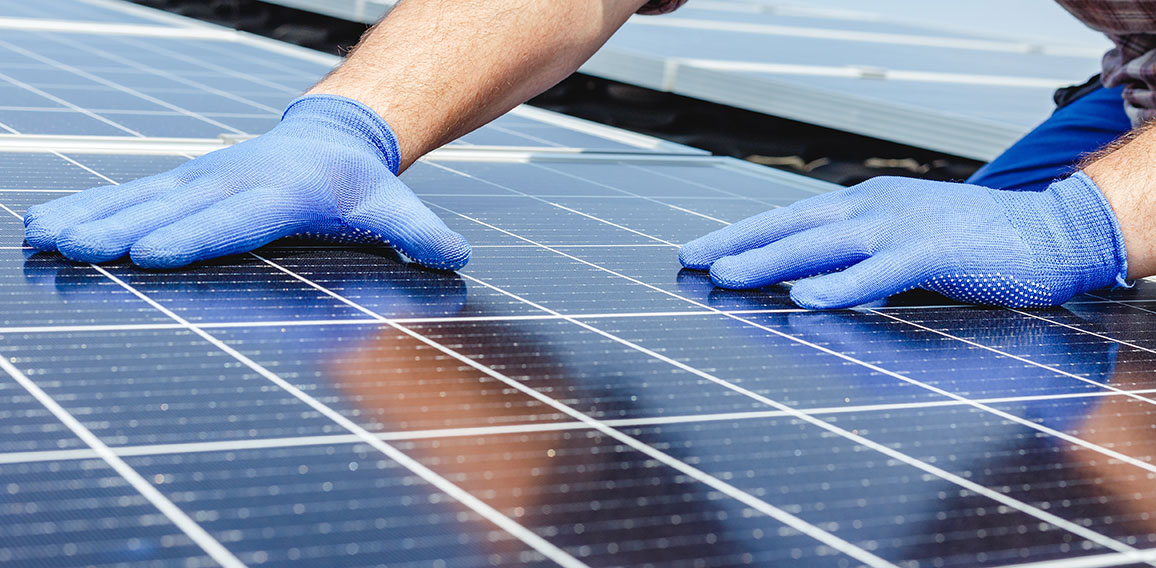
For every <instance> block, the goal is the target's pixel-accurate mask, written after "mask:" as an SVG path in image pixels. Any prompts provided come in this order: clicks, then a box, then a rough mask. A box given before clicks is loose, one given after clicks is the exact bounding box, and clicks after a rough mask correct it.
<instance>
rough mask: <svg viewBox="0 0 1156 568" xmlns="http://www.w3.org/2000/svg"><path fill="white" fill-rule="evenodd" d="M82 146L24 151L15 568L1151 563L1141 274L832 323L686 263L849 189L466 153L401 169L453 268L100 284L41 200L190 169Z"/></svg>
mask: <svg viewBox="0 0 1156 568" xmlns="http://www.w3.org/2000/svg"><path fill="white" fill-rule="evenodd" d="M6 38H7V36H6ZM107 39H109V41H110V46H111V45H115V39H114V38H107ZM110 49H111V47H110ZM214 61H216V62H217V64H219V65H221V66H225V65H226V64H227V62H228V60H214ZM177 67H179V65H177V64H174V66H173V67H172V68H174V69H175V68H177ZM253 72H259V71H253ZM126 76H127V75H126ZM206 76H207V75H206ZM140 78H141V79H144V77H143V76H142V77H140ZM154 78H155V79H157V80H158V81H163V80H164V79H165V78H164V77H163V76H161V75H154ZM227 78H228V77H227V75H226V77H224V78H222V79H221V80H227ZM142 82H143V81H142ZM117 84H119V83H117ZM142 87H143V85H142ZM121 92H124V91H121ZM124 94H125V97H130V96H131V95H130V94H129V93H127V92H124ZM10 136H11V138H10V139H16V138H18V137H19V136H18V135H16V134H12V135H10ZM151 140H152V139H148V140H145V141H144V142H143V143H142V144H145V145H147V144H149V143H151ZM55 143H59V144H60V145H61V146H62V148H63V147H67V148H69V149H67V150H60V151H51V150H50V149H44V148H42V149H41V150H39V151H27V150H28V149H27V148H26V149H24V150H26V151H16V150H20V149H19V148H17V147H16V146H15V145H8V146H6V147H5V148H6V151H0V172H2V174H0V180H3V181H2V182H0V297H2V298H3V306H4V309H3V310H2V312H0V354H2V356H0V369H2V370H3V373H0V416H2V417H3V419H2V420H0V519H2V522H0V560H2V561H3V562H4V563H5V565H11V566H76V565H86V566H87V565H94V566H136V565H140V566H144V565H150V566H168V565H172V566H209V565H217V564H220V565H227V566H239V565H259V564H272V565H302V566H317V565H343V566H345V565H348V566H354V565H389V566H431V565H433V566H488V565H509V564H527V565H539V564H541V565H558V564H561V565H565V566H582V565H588V566H611V565H631V566H633V565H653V566H731V565H806V566H823V565H831V566H853V565H875V566H888V565H892V564H898V565H910V566H916V565H918V566H975V565H1000V566H1010V565H1020V564H1026V563H1032V562H1040V561H1045V560H1056V561H1058V562H1060V564H1059V565H1061V566H1116V565H1129V564H1134V563H1138V562H1139V563H1142V562H1152V561H1156V554H1152V553H1151V552H1150V551H1149V550H1148V549H1150V548H1151V547H1152V546H1153V538H1152V536H1151V535H1152V534H1153V528H1152V520H1151V518H1150V511H1151V510H1152V508H1153V502H1154V501H1153V500H1154V499H1156V486H1154V482H1153V479H1156V466H1154V465H1153V464H1152V463H1151V456H1152V455H1153V452H1154V451H1156V448H1154V447H1153V445H1152V442H1151V439H1150V438H1151V436H1150V432H1151V428H1152V424H1153V416H1152V413H1153V410H1154V408H1153V398H1152V395H1153V393H1156V386H1154V385H1153V384H1151V369H1152V365H1153V353H1156V351H1154V349H1156V337H1153V334H1152V333H1151V332H1150V330H1151V329H1152V327H1153V326H1152V323H1153V321H1154V319H1153V318H1154V316H1153V313H1154V312H1153V311H1152V308H1153V306H1156V304H1153V301H1154V298H1156V289H1154V288H1153V285H1152V284H1150V283H1147V282H1141V283H1140V284H1139V285H1138V286H1137V287H1136V288H1134V289H1132V290H1127V291H1117V292H1112V293H1098V294H1095V295H1084V296H1081V297H1079V298H1077V299H1075V300H1074V301H1073V302H1071V303H1069V304H1068V305H1067V306H1065V307H1063V308H1058V309H1053V310H1039V311H1015V310H996V309H985V308H976V307H968V306H960V305H950V304H946V303H944V301H943V300H942V299H939V298H937V297H932V296H929V295H911V294H909V295H906V296H904V297H898V298H894V299H892V301H891V302H890V303H889V304H888V305H885V306H875V307H873V308H868V309H861V310H856V311H842V312H834V313H819V312H806V311H803V310H800V309H797V308H795V307H794V306H793V305H791V304H790V302H789V300H788V298H787V297H786V290H785V288H784V287H772V288H768V289H764V290H758V291H748V292H734V291H725V290H718V289H715V288H713V287H712V286H711V285H710V282H709V280H708V279H707V278H705V276H704V275H703V274H701V273H696V272H689V271H679V270H678V267H677V262H676V260H675V258H674V256H675V255H674V251H675V247H676V243H679V242H682V241H684V240H686V239H689V238H692V237H694V236H697V235H698V234H700V233H702V232H703V231H706V230H710V229H712V228H716V227H719V226H722V225H723V224H724V223H727V222H730V221H734V220H737V219H740V218H742V217H744V216H746V215H749V214H751V213H755V212H759V211H762V210H765V209H766V208H769V207H775V206H780V205H785V204H787V203H790V202H793V201H795V200H798V199H800V198H803V197H806V196H808V195H813V194H815V193H818V192H822V191H826V190H828V189H830V188H831V186H829V185H826V184H823V183H820V182H816V181H813V180H808V179H805V178H800V177H797V176H792V175H788V174H783V173H779V172H775V171H772V170H766V169H763V168H759V167H755V166H752V165H749V164H744V163H741V162H738V161H735V160H730V159H725V158H712V157H702V156H688V155H655V154H643V153H638V152H634V153H621V154H615V153H606V152H603V153H584V154H583V153H579V154H568V153H564V152H548V151H529V152H527V151H525V150H522V149H505V150H493V149H488V150H478V149H470V148H462V149H457V150H453V151H448V152H439V153H435V154H434V155H431V156H430V157H429V158H427V159H426V160H424V161H422V162H420V163H419V164H417V165H416V166H414V167H413V168H412V169H411V170H409V171H408V172H406V173H405V174H404V176H403V177H404V179H405V180H406V181H407V182H408V183H409V184H410V185H411V186H412V187H413V188H414V190H415V191H416V192H417V193H418V194H419V195H420V196H421V197H422V198H423V199H424V200H425V201H426V202H427V203H428V204H430V206H431V207H433V208H434V209H435V210H436V211H438V212H439V213H440V214H441V215H442V216H443V217H444V218H445V219H446V222H447V223H448V224H450V225H451V226H452V227H453V228H455V229H456V230H458V231H460V232H462V233H463V234H465V235H466V236H467V237H468V238H469V239H470V240H471V242H472V243H473V244H474V246H475V254H474V258H473V260H472V261H471V263H470V265H469V266H468V267H467V269H466V270H464V271H462V272H461V273H460V274H446V273H438V272H430V271H426V270H422V269H417V268H414V267H412V266H411V265H408V264H406V263H404V262H403V261H402V260H401V259H400V258H398V257H397V256H396V255H394V254H392V253H390V252H389V251H384V250H379V249H377V250H374V249H350V248H335V247H329V246H320V245H317V244H315V243H307V242H294V241H284V242H279V243H275V244H274V245H272V246H269V247H265V248H264V249H261V250H258V251H256V252H255V253H254V254H250V255H243V256H239V257H232V258H228V259H222V260H219V261H216V262H212V263H207V264H203V265H199V266H196V267H193V268H190V269H187V270H181V271H174V272H147V271H141V270H137V269H135V268H133V267H132V266H130V265H128V264H126V263H123V262H121V263H114V264H111V265H105V266H91V265H80V264H74V263H69V262H67V261H64V260H63V259H61V258H60V257H59V256H57V255H53V254H44V253H36V252H34V251H33V250H31V249H29V248H27V247H26V246H23V245H22V244H21V242H20V238H21V234H22V223H21V221H20V216H21V214H22V212H23V211H24V210H25V209H26V208H27V207H28V206H30V205H32V204H35V203H39V202H42V201H45V200H47V199H51V198H53V197H56V196H60V195H65V194H67V193H69V192H73V191H78V190H81V189H84V188H86V187H90V186H93V185H97V184H107V183H119V182H124V181H127V180H130V179H133V178H136V177H139V176H143V175H149V174H152V173H157V172H160V171H164V170H167V169H170V168H172V167H173V166H175V165H177V164H179V163H181V162H183V161H184V160H187V159H189V158H190V156H191V153H177V154H173V153H165V151H163V150H161V149H154V151H152V152H150V153H148V154H143V153H138V154H132V153H125V151H124V150H123V149H122V150H121V151H120V152H119V153H101V152H96V151H89V152H83V151H78V150H76V144H77V143H76V142H75V141H74V140H66V139H58V140H56V142H55ZM144 147H146V146H144V145H141V146H137V148H144ZM158 148H160V146H158Z"/></svg>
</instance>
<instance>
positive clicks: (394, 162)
mask: <svg viewBox="0 0 1156 568" xmlns="http://www.w3.org/2000/svg"><path fill="white" fill-rule="evenodd" d="M295 121H305V122H309V123H311V124H313V125H315V124H317V123H320V124H323V125H324V126H326V127H329V128H333V129H336V130H339V131H341V132H344V133H345V134H348V135H351V136H353V137H355V138H357V139H359V140H361V141H363V142H365V143H366V144H367V145H368V147H369V148H370V149H371V151H373V152H375V153H376V154H377V155H378V157H379V158H380V159H381V161H382V163H384V164H385V165H386V167H388V168H389V170H390V171H391V172H393V173H394V174H395V175H396V174H397V173H398V172H399V170H400V167H401V153H400V150H399V148H398V142H397V135H396V134H394V132H393V129H392V128H391V127H390V126H389V124H388V123H387V122H386V121H385V119H383V118H381V116H380V115H378V114H377V113H376V112H374V111H373V109H371V108H369V107H368V106H366V105H365V104H362V103H361V102H358V101H356V100H354V99H351V98H348V97H343V96H340V95H304V96H301V97H298V98H297V99H294V100H293V101H292V102H290V103H289V106H287V107H286V108H285V112H284V113H283V114H282V115H281V122H282V124H289V123H292V122H295ZM305 134H306V135H309V134H310V133H308V132H306V133H305ZM314 134H315V133H314Z"/></svg>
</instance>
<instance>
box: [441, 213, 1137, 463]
mask: <svg viewBox="0 0 1156 568" xmlns="http://www.w3.org/2000/svg"><path fill="white" fill-rule="evenodd" d="M431 205H433V206H435V207H437V208H439V209H443V210H445V211H448V212H450V213H452V214H454V215H458V216H461V217H463V218H465V219H468V220H470V221H473V222H475V223H478V224H480V225H483V226H485V227H487V228H490V229H493V230H496V231H499V232H502V233H504V234H507V235H509V236H512V237H515V238H517V239H520V240H524V241H526V242H528V243H533V244H537V245H538V246H540V247H542V248H543V249H545V250H549V251H552V252H554V253H555V254H558V255H560V256H563V257H566V258H569V259H571V260H574V261H577V262H580V263H582V264H585V265H588V266H590V267H592V268H596V269H598V270H601V271H604V272H607V273H609V274H613V275H615V276H618V277H619V278H623V279H625V280H628V281H630V282H633V283H635V284H639V285H642V286H645V287H647V288H650V289H652V290H655V291H657V292H661V293H663V294H666V295H668V296H671V297H674V298H677V299H680V300H683V301H685V302H688V303H690V304H692V305H695V306H698V307H700V308H703V309H706V310H709V311H711V312H714V313H718V314H721V315H723V316H725V317H728V318H731V319H734V320H736V321H739V322H742V323H744V324H746V325H749V326H752V327H755V328H757V329H761V330H764V331H766V332H769V333H771V334H773V335H776V336H779V337H782V338H783V339H787V340H788V341H792V342H795V343H799V344H801V345H804V346H808V347H811V348H812V349H816V350H818V351H822V352H824V353H827V354H829V355H834V356H836V357H838V358H840V359H843V360H846V361H848V362H851V363H855V364H857V365H860V366H862V367H866V368H868V369H871V370H873V371H876V372H879V373H883V374H886V375H888V376H891V377H893V378H896V379H899V380H901V381H903V382H905V383H908V384H911V385H914V386H917V387H920V388H923V389H925V390H928V391H931V392H934V393H936V394H939V395H941V396H946V397H949V398H953V399H957V400H960V401H965V402H966V403H968V404H970V405H972V406H975V407H976V408H978V409H980V410H984V411H985V412H988V413H990V414H994V415H996V416H999V417H1000V418H1003V419H1005V420H1010V421H1012V422H1016V423H1018V424H1021V425H1023V426H1026V427H1028V428H1032V429H1034V430H1038V431H1040V432H1043V433H1045V434H1048V435H1050V436H1053V437H1056V438H1059V439H1061V440H1065V441H1068V442H1071V443H1074V444H1077V445H1080V446H1083V447H1086V448H1088V449H1090V450H1093V451H1096V452H1099V453H1101V454H1104V455H1105V456H1108V457H1110V458H1113V459H1117V460H1120V461H1122V462H1125V463H1128V464H1131V465H1134V466H1136V467H1139V468H1141V469H1143V470H1145V471H1149V472H1156V465H1154V464H1151V463H1148V462H1146V461H1144V460H1140V459H1137V458H1134V457H1131V456H1128V455H1125V454H1122V453H1120V452H1116V451H1114V450H1111V449H1108V448H1105V447H1103V446H1100V445H1098V444H1093V443H1091V442H1087V441H1085V440H1082V439H1080V438H1078V437H1075V436H1071V435H1069V434H1066V433H1064V432H1060V431H1058V430H1055V429H1053V428H1049V427H1047V426H1044V425H1042V424H1037V423H1035V422H1032V421H1031V420H1027V419H1024V418H1020V417H1018V416H1014V415H1012V414H1009V413H1007V412H1004V411H1001V410H999V409H996V408H991V407H987V406H984V405H982V404H978V403H976V402H975V401H973V400H971V399H968V398H967V397H964V396H961V395H958V394H955V393H952V392H950V391H947V390H944V389H941V388H939V387H936V386H934V385H929V384H927V383H924V382H922V381H919V380H916V379H912V378H910V377H908V376H906V375H903V374H900V373H897V372H894V371H890V370H888V369H884V368H882V367H880V366H878V365H873V364H871V363H867V362H865V361H862V360H860V359H856V358H855V357H852V356H850V355H847V354H845V353H841V352H838V351H835V350H833V349H828V348H826V347H823V346H821V345H818V344H816V343H813V342H810V341H807V340H805V339H802V338H798V337H795V336H793V335H790V334H788V333H785V332H782V331H779V330H777V329H774V328H771V327H767V326H765V325H762V324H760V323H758V322H754V321H751V320H749V319H744V318H743V317H741V316H739V315H735V314H728V313H723V312H722V311H720V310H718V309H717V308H714V307H712V306H709V305H707V304H703V303H701V302H699V301H697V300H693V299H691V298H687V297H685V296H682V295H680V294H677V293H675V292H671V291H669V290H665V289H663V288H660V287H658V286H654V285H653V284H649V283H647V282H643V281H641V280H638V279H636V278H632V277H630V276H627V275H625V274H622V273H620V272H617V271H615V270H612V269H609V268H606V267H603V266H601V265H599V264H597V263H594V262H590V261H587V260H585V259H582V258H579V257H576V256H574V255H571V254H568V253H566V252H564V251H561V250H558V249H555V248H553V247H552V246H550V245H545V244H541V243H536V242H535V241H533V240H531V239H528V238H526V237H523V236H521V235H517V234H515V233H512V232H510V231H507V230H505V229H502V228H500V227H497V226H495V225H492V224H490V223H486V222H485V221H481V220H479V219H475V218H473V217H470V216H468V215H465V214H463V213H460V212H457V211H454V210H452V209H450V208H448V207H445V206H442V205H437V204H431ZM463 275H465V274H463ZM467 277H468V276H467ZM479 282H480V281H479ZM495 289H496V288H495ZM499 291H502V290H499ZM502 292H503V293H507V294H509V292H505V291H502ZM527 302H528V301H527ZM1013 311H1016V313H1026V312H1020V311H1018V310H1013ZM1032 317H1037V318H1038V319H1043V320H1044V321H1051V320H1047V319H1045V318H1040V317H1039V316H1032ZM1052 323H1056V324H1057V325H1062V324H1058V323H1057V322H1052ZM1073 329H1078V328H1073ZM1003 355H1004V356H1008V357H1009V358H1010V357H1011V356H1010V355H1008V354H1006V353H1003ZM1043 368H1045V369H1048V370H1051V371H1053V372H1055V373H1057V374H1060V375H1063V374H1064V373H1063V372H1062V371H1060V370H1058V369H1055V368H1054V367H1050V366H1043ZM1087 382H1090V383H1092V384H1095V385H1098V386H1101V387H1105V388H1106V385H1105V384H1104V383H1100V382H1097V381H1092V380H1090V379H1088V380H1087Z"/></svg>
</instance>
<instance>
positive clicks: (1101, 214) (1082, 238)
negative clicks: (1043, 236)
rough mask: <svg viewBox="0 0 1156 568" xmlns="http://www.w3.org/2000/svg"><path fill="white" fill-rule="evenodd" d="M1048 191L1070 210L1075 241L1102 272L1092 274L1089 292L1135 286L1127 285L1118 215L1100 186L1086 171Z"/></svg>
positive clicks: (1088, 283)
mask: <svg viewBox="0 0 1156 568" xmlns="http://www.w3.org/2000/svg"><path fill="white" fill-rule="evenodd" d="M1048 191H1049V192H1051V193H1053V195H1054V196H1055V198H1056V199H1057V200H1058V201H1059V202H1060V204H1061V205H1062V206H1063V207H1064V208H1065V209H1066V210H1067V213H1068V220H1069V222H1070V223H1071V225H1070V227H1071V230H1072V234H1073V238H1074V239H1077V240H1078V242H1080V243H1081V244H1082V245H1083V247H1084V250H1085V251H1086V254H1087V255H1088V257H1089V258H1088V260H1095V261H1096V262H1097V264H1098V265H1099V266H1100V267H1102V272H1099V273H1095V274H1092V275H1089V276H1090V278H1089V279H1088V281H1087V285H1086V286H1084V287H1083V288H1084V289H1082V290H1080V291H1079V292H1087V291H1089V290H1095V289H1097V288H1103V287H1106V286H1110V285H1115V286H1120V287H1124V288H1130V287H1132V283H1130V282H1128V280H1127V278H1128V253H1127V250H1125V248H1124V234H1123V233H1122V232H1121V231H1120V223H1119V221H1117V220H1116V214H1115V212H1113V211H1112V206H1111V205H1110V204H1109V203H1108V199H1107V198H1106V197H1104V193H1103V192H1102V191H1100V187H1099V186H1097V185H1096V182H1094V181H1092V178H1090V177H1088V176H1087V174H1085V173H1084V172H1076V173H1075V174H1073V175H1072V176H1071V177H1069V178H1067V179H1064V180H1060V181H1057V182H1055V183H1053V184H1052V185H1051V186H1050V187H1049V188H1048Z"/></svg>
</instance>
